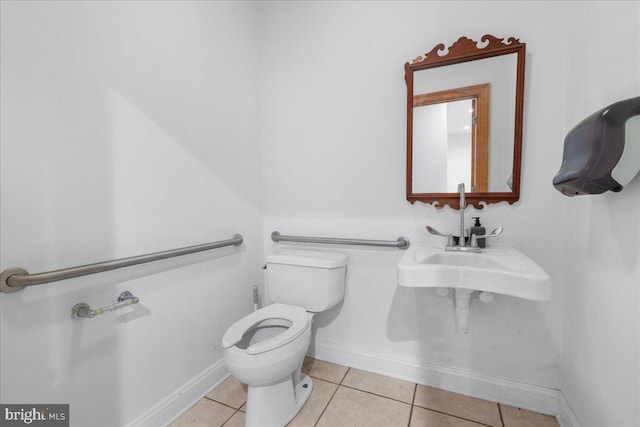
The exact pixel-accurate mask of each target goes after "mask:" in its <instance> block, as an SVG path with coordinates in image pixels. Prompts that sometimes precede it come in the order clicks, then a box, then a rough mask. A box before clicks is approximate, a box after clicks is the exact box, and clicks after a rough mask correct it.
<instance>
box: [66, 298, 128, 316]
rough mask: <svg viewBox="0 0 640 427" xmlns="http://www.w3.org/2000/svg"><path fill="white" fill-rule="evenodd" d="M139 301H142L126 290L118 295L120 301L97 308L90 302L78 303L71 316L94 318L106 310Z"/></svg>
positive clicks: (116, 308)
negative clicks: (90, 305) (93, 308)
mask: <svg viewBox="0 0 640 427" xmlns="http://www.w3.org/2000/svg"><path fill="white" fill-rule="evenodd" d="M138 302H140V299H138V297H137V296H134V295H133V294H132V293H131V292H129V291H124V292H122V293H121V294H120V296H118V302H116V303H114V304H111V305H108V306H106V307H102V308H97V309H95V310H92V309H91V308H90V307H89V304H86V303H84V302H81V303H78V304H76V305H74V306H73V308H72V309H71V317H73V318H74V319H92V318H94V317H96V316H99V315H101V314H104V313H106V312H109V311H116V310H119V309H121V308H123V307H126V306H128V305H132V304H137V303H138Z"/></svg>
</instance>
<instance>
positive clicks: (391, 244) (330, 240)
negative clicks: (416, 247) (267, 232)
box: [271, 231, 411, 249]
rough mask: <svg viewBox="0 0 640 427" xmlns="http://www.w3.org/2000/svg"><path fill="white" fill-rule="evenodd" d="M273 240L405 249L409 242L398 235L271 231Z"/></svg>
mask: <svg viewBox="0 0 640 427" xmlns="http://www.w3.org/2000/svg"><path fill="white" fill-rule="evenodd" d="M271 240H273V241H274V242H302V243H324V244H330V245H358V246H383V247H387V248H398V249H407V248H408V247H409V245H410V244H411V242H409V239H408V238H407V237H398V240H364V239H339V238H334V237H306V236H283V235H281V234H280V232H278V231H274V232H273V233H271Z"/></svg>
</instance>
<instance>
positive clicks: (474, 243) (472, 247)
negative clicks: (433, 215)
mask: <svg viewBox="0 0 640 427" xmlns="http://www.w3.org/2000/svg"><path fill="white" fill-rule="evenodd" d="M458 193H460V232H459V234H460V237H459V238H458V244H457V245H456V244H455V243H454V241H453V235H452V234H442V233H440V232H439V231H438V230H436V229H435V228H433V227H431V226H429V225H427V231H428V232H429V233H431V234H433V235H435V236H441V237H446V238H447V246H445V247H444V250H445V251H448V252H476V253H479V252H480V248H479V247H478V239H482V238H487V237H496V236H499V235H500V233H502V227H498V228H496V229H495V230H493V231H492V232H491V233H489V234H485V235H484V236H476V235H475V234H474V235H472V236H471V239H470V241H469V246H467V242H466V241H465V238H464V210H465V208H466V207H467V203H466V201H465V193H464V183H460V184H458Z"/></svg>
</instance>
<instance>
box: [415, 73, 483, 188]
mask: <svg viewBox="0 0 640 427" xmlns="http://www.w3.org/2000/svg"><path fill="white" fill-rule="evenodd" d="M489 91H490V84H489V83H485V84H481V85H476V86H469V87H465V88H457V89H451V90H446V91H441V92H433V93H428V94H419V95H414V97H413V156H412V162H413V189H414V191H416V192H418V193H440V192H447V193H448V192H455V191H457V186H458V184H459V183H461V182H463V183H464V184H465V187H466V188H468V189H470V191H472V192H473V191H480V192H483V191H487V184H488V178H489V177H488V152H487V149H488V130H489Z"/></svg>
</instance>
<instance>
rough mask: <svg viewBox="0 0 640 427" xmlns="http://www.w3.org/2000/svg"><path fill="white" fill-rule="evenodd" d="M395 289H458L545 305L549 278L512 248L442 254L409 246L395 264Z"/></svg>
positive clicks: (418, 245) (417, 245)
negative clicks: (489, 293) (397, 287)
mask: <svg viewBox="0 0 640 427" xmlns="http://www.w3.org/2000/svg"><path fill="white" fill-rule="evenodd" d="M398 285H400V286H407V287H414V288H460V289H474V290H477V291H485V292H493V293H497V294H503V295H511V296H514V297H519V298H525V299H529V300H539V301H546V300H550V299H551V278H550V277H549V275H548V274H547V273H546V272H545V271H544V270H543V269H542V268H541V267H540V266H539V265H538V264H536V263H535V262H533V260H531V259H530V258H529V257H527V256H526V255H524V254H523V253H522V252H520V251H518V250H517V249H514V248H501V247H491V248H483V249H482V252H481V253H466V252H445V251H444V249H443V248H441V247H439V248H436V247H432V246H430V245H428V244H426V243H412V244H411V247H410V248H409V249H408V250H407V252H406V253H405V254H404V255H403V256H402V258H401V259H400V262H399V263H398Z"/></svg>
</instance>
